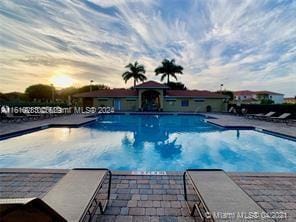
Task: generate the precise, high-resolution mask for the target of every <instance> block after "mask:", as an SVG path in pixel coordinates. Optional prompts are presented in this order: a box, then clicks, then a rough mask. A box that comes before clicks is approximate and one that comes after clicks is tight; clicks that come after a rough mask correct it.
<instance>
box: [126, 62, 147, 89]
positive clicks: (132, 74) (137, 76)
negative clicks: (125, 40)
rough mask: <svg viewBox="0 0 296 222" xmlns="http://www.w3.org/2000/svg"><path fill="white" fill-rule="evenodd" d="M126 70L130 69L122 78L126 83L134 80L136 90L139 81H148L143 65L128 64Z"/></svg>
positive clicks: (136, 63)
mask: <svg viewBox="0 0 296 222" xmlns="http://www.w3.org/2000/svg"><path fill="white" fill-rule="evenodd" d="M125 68H128V69H129V70H128V71H125V72H124V73H123V74H122V78H123V80H124V81H125V83H126V82H127V81H128V80H130V79H131V78H133V79H134V88H135V86H136V84H137V82H138V81H141V82H144V81H145V80H146V79H147V77H146V76H145V72H146V71H145V67H144V66H143V65H142V64H139V63H138V62H137V61H136V62H135V63H134V64H132V63H130V64H128V65H127V66H125Z"/></svg>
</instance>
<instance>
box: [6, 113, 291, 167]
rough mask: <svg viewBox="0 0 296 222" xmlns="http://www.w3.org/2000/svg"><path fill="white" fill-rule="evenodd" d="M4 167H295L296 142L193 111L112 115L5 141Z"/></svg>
mask: <svg viewBox="0 0 296 222" xmlns="http://www.w3.org/2000/svg"><path fill="white" fill-rule="evenodd" d="M0 167H13V168H15V167H26V168H32V167H34V168H35V167H36V168H74V167H107V168H110V169H112V170H185V169H187V168H222V169H224V170H226V171H250V172H266V171H269V172H296V143H295V142H294V141H291V140H286V139H282V138H279V137H275V136H271V135H267V134H264V133H260V132H256V131H253V130H225V129H222V128H218V127H216V126H213V125H211V124H208V123H205V122H204V118H203V117H201V116H192V115H189V116H188V115H183V116H182V115H178V116H177V115H159V116H157V115H110V116H101V117H100V118H99V120H98V121H97V122H95V123H92V124H90V125H87V126H84V127H80V128H72V129H71V128H49V129H46V130H41V131H38V132H34V133H30V134H26V135H22V136H18V137H14V138H10V139H7V140H2V141H0Z"/></svg>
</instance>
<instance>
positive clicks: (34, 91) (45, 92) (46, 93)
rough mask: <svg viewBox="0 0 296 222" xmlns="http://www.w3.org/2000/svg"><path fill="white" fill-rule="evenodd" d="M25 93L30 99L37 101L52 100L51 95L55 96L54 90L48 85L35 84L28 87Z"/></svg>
mask: <svg viewBox="0 0 296 222" xmlns="http://www.w3.org/2000/svg"><path fill="white" fill-rule="evenodd" d="M25 93H26V94H27V95H28V97H29V98H30V99H32V100H33V99H37V100H41V101H44V100H50V99H51V98H52V93H54V94H55V88H54V87H53V86H49V85H43V84H36V85H32V86H29V87H28V88H27V89H26V91H25Z"/></svg>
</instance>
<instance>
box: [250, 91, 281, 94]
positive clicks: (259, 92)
mask: <svg viewBox="0 0 296 222" xmlns="http://www.w3.org/2000/svg"><path fill="white" fill-rule="evenodd" d="M255 93H256V94H271V95H284V94H282V93H277V92H271V91H256V92H255Z"/></svg>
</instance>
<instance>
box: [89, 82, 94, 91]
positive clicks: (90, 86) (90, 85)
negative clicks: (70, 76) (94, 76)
mask: <svg viewBox="0 0 296 222" xmlns="http://www.w3.org/2000/svg"><path fill="white" fill-rule="evenodd" d="M93 82H94V81H93V80H90V84H89V91H90V92H92V84H93Z"/></svg>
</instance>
